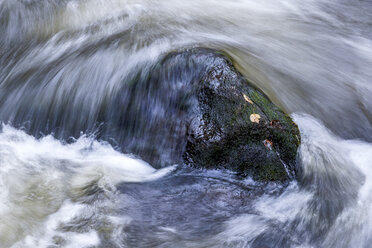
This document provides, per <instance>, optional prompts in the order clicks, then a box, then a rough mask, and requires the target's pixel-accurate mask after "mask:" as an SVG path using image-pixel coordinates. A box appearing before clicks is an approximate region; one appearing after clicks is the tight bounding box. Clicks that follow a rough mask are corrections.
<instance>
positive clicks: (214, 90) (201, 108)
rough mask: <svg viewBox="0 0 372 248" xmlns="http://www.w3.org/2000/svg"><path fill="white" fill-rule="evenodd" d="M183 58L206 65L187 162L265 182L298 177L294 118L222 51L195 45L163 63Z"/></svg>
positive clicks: (197, 91)
mask: <svg viewBox="0 0 372 248" xmlns="http://www.w3.org/2000/svg"><path fill="white" fill-rule="evenodd" d="M180 57H182V58H183V59H182V60H183V61H188V63H189V64H186V65H185V66H191V65H192V66H193V67H197V68H203V69H202V70H201V71H200V75H199V78H194V79H193V87H194V88H193V89H194V93H195V94H196V96H197V102H198V104H196V105H194V107H193V110H192V111H190V119H189V125H188V131H187V143H186V148H185V152H184V154H183V159H184V162H185V163H186V164H187V165H190V166H194V167H203V168H210V169H218V168H225V169H230V170H233V171H237V172H238V173H240V174H241V175H244V176H246V175H250V176H252V177H253V178H254V179H255V180H259V181H286V180H288V179H291V178H293V177H295V175H296V155H297V148H298V146H299V144H300V133H299V130H298V128H297V126H296V124H295V123H294V122H293V121H292V120H291V118H290V117H289V116H288V115H287V114H285V113H284V112H283V111H281V110H280V109H279V108H278V107H277V106H275V105H274V104H273V103H272V102H271V101H270V100H269V99H268V98H267V97H266V96H265V94H264V93H262V92H261V91H260V90H259V89H257V88H255V87H254V86H253V85H251V84H250V83H249V82H248V81H247V80H246V79H245V78H244V77H243V76H242V75H241V74H240V73H239V72H238V71H237V70H236V69H235V68H234V66H233V64H232V63H231V61H230V60H229V59H228V58H227V57H226V56H224V55H222V54H221V53H218V52H216V51H213V50H209V49H191V50H187V51H182V52H178V53H173V54H170V55H168V56H167V57H166V58H165V60H164V61H163V64H172V62H174V61H180Z"/></svg>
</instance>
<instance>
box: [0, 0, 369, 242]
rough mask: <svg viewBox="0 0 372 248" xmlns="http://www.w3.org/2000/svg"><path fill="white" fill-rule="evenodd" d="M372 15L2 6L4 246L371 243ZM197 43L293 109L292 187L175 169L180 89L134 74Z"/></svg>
mask: <svg viewBox="0 0 372 248" xmlns="http://www.w3.org/2000/svg"><path fill="white" fill-rule="evenodd" d="M371 10H372V2H371V1H370V0H302V1H299V0H282V1H277V0H262V1H256V0H229V1H227V0H218V1H216V0H203V1H200V0H188V1H181V0H162V1H158V0H105V1H104V0H0V121H1V123H2V127H1V132H0V247H1V248H3V247H4V248H5V247H14V248H16V247H20V248H28V247H30V248H31V247H48V248H49V247H71V248H73V247H77V248H81V247H87V248H88V247H89V248H91V247H257V248H258V247H260V248H262V247H316V248H317V247H325V248H328V247H353V248H355V247H371V244H372V207H371V206H372V162H371V161H372V143H371V142H372V11H371ZM192 47H208V48H214V49H218V50H221V51H223V52H225V53H226V54H228V55H229V56H230V57H231V58H232V59H233V60H234V63H235V65H236V66H237V67H238V68H239V70H240V72H241V73H242V74H244V75H245V76H246V78H247V79H248V80H249V81H251V82H252V83H253V84H254V85H256V86H257V87H259V88H260V89H262V90H263V91H264V92H265V93H266V94H267V95H268V96H269V97H270V99H272V100H273V101H274V102H275V103H276V104H277V105H279V106H280V107H281V108H283V109H284V110H285V111H286V112H288V113H290V114H291V115H292V117H293V118H294V120H295V122H296V123H297V124H298V126H299V128H300V131H301V137H302V144H301V146H300V149H299V166H301V168H302V171H303V173H302V174H303V175H302V177H301V178H299V180H298V181H293V182H291V183H290V184H289V185H288V186H284V185H280V184H275V183H268V184H263V183H258V182H255V181H253V180H252V179H250V178H246V179H244V180H242V179H241V178H239V177H238V176H237V175H236V174H234V173H233V172H230V171H213V170H209V171H206V170H201V169H191V168H187V167H185V166H183V165H182V163H178V162H176V163H173V162H172V161H175V154H174V153H173V151H177V150H179V149H181V148H182V147H181V148H179V147H177V145H179V144H175V143H174V142H173V140H172V137H171V136H169V135H168V134H167V132H166V131H167V129H168V128H169V126H167V122H166V120H169V119H170V118H172V116H173V114H174V113H173V112H172V111H170V110H169V106H170V105H169V104H170V103H169V101H170V100H169V101H168V99H173V97H174V96H175V94H176V93H174V92H178V93H179V92H180V91H177V89H176V90H175V88H177V85H178V84H177V82H176V83H174V82H173V84H169V85H168V84H164V85H160V86H151V85H150V86H149V85H146V84H144V85H142V84H139V83H138V84H135V82H137V81H138V80H137V79H138V78H143V77H144V76H143V75H145V74H146V73H148V72H149V71H150V70H151V68H152V67H153V66H154V65H156V63H158V61H159V60H160V59H161V58H162V57H163V56H164V55H165V54H167V53H168V52H171V51H175V50H178V49H185V48H192ZM136 80H137V81H136ZM140 81H141V80H140ZM168 83H169V82H168ZM133 84H135V86H133ZM156 87H159V88H161V89H163V90H158V88H156ZM155 88H156V89H155ZM168 88H169V90H168V91H167V90H164V89H168ZM181 92H182V91H181ZM154 96H155V98H154ZM154 99H155V100H154ZM150 107H151V108H150ZM164 120H165V121H164ZM180 146H182V144H181V145H180Z"/></svg>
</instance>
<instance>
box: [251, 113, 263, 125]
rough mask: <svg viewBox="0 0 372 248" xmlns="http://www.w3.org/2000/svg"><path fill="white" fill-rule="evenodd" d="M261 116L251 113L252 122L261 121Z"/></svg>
mask: <svg viewBox="0 0 372 248" xmlns="http://www.w3.org/2000/svg"><path fill="white" fill-rule="evenodd" d="M260 118H261V116H260V115H259V114H251V116H250V119H251V122H255V123H260Z"/></svg>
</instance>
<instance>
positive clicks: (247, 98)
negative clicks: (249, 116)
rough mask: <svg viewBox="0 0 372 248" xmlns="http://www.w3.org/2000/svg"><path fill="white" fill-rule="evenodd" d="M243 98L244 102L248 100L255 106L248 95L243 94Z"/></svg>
mask: <svg viewBox="0 0 372 248" xmlns="http://www.w3.org/2000/svg"><path fill="white" fill-rule="evenodd" d="M243 97H244V100H246V101H247V102H249V103H250V104H253V102H252V100H251V99H250V98H249V97H248V96H247V95H246V94H244V93H243Z"/></svg>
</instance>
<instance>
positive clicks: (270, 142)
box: [263, 139, 273, 151]
mask: <svg viewBox="0 0 372 248" xmlns="http://www.w3.org/2000/svg"><path fill="white" fill-rule="evenodd" d="M263 144H264V146H265V147H266V148H267V149H268V150H270V151H271V150H272V149H273V142H272V141H270V140H268V139H265V140H264V141H263Z"/></svg>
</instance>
